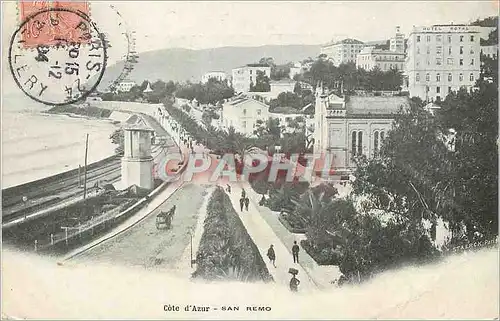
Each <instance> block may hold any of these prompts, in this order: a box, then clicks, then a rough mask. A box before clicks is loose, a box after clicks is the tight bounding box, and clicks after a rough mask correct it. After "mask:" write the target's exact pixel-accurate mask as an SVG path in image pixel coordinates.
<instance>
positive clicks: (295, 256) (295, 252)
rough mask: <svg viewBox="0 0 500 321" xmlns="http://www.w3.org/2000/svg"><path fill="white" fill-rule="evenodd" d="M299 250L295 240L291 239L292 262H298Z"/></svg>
mask: <svg viewBox="0 0 500 321" xmlns="http://www.w3.org/2000/svg"><path fill="white" fill-rule="evenodd" d="M299 251H300V248H299V246H298V245H297V241H293V246H292V255H293V263H299Z"/></svg>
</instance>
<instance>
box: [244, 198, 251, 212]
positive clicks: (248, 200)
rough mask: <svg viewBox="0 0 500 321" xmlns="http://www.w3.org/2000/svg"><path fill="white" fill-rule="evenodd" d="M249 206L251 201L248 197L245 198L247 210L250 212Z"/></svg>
mask: <svg viewBox="0 0 500 321" xmlns="http://www.w3.org/2000/svg"><path fill="white" fill-rule="evenodd" d="M248 204H250V199H249V198H248V196H247V197H245V209H246V210H247V211H248Z"/></svg>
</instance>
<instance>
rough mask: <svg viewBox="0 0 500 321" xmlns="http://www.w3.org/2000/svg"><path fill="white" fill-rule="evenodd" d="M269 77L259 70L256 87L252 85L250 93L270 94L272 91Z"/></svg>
mask: <svg viewBox="0 0 500 321" xmlns="http://www.w3.org/2000/svg"><path fill="white" fill-rule="evenodd" d="M269 82H270V80H269V77H267V76H266V75H265V74H264V72H263V71H261V70H257V76H256V77H255V85H253V84H250V91H253V92H268V91H270V90H271V85H270V83H269Z"/></svg>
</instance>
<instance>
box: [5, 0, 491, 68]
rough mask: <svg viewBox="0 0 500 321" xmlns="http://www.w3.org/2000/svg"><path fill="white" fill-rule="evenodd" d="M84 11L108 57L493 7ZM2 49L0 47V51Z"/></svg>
mask: <svg viewBox="0 0 500 321" xmlns="http://www.w3.org/2000/svg"><path fill="white" fill-rule="evenodd" d="M90 3H91V18H92V19H93V20H94V22H95V23H96V24H97V25H98V27H99V28H100V29H101V30H102V31H104V32H106V33H107V34H108V35H109V38H110V39H111V42H112V43H113V44H114V45H115V46H114V48H113V50H114V51H115V53H112V54H111V55H110V56H111V57H110V63H112V62H113V61H116V60H121V59H122V58H123V57H122V56H123V54H125V53H126V51H127V48H126V47H127V41H126V39H125V37H124V36H123V34H122V33H123V32H124V31H125V30H128V31H134V32H135V35H136V36H135V38H136V51H137V52H145V51H150V50H156V49H163V48H179V47H181V48H189V49H205V48H215V47H224V46H260V45H272V44H274V45H280V44H311V45H317V44H322V43H326V42H329V41H331V40H333V39H335V40H338V39H341V38H346V37H351V38H356V39H359V40H361V41H373V40H385V39H388V38H390V37H391V36H392V35H393V34H394V32H395V26H401V30H402V32H403V33H405V34H406V35H408V33H409V32H410V30H411V28H412V26H414V25H432V24H437V23H441V24H442V23H451V22H454V23H464V22H470V21H473V20H475V19H477V18H478V17H487V16H492V15H497V14H498V2H496V1H492V0H490V1H479V0H475V1H467V2H466V1H441V2H440V1H392V2H391V1H330V2H314V1H297V2H292V1H286V2H285V1H274V2H272V1H253V2H252V1H226V2H215V1H199V2H191V1H183V2H179V1H115V2H113V1H90ZM2 9H3V10H2V13H3V17H2V18H3V21H2V27H3V32H2V35H3V45H4V46H3V48H7V47H8V40H9V38H10V36H11V34H12V33H13V31H14V28H15V26H16V25H17V23H18V19H19V17H18V13H17V10H16V2H14V1H10V2H3V3H2ZM6 51H7V50H4V56H5V53H6Z"/></svg>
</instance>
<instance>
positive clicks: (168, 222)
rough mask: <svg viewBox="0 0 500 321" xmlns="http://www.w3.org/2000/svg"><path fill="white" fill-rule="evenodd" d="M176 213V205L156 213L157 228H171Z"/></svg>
mask: <svg viewBox="0 0 500 321" xmlns="http://www.w3.org/2000/svg"><path fill="white" fill-rule="evenodd" d="M174 213H175V205H174V207H172V208H171V209H170V210H169V211H166V212H164V211H161V212H160V213H158V215H156V228H157V229H161V228H162V226H163V227H165V228H167V229H169V228H170V227H171V226H172V218H173V217H174Z"/></svg>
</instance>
